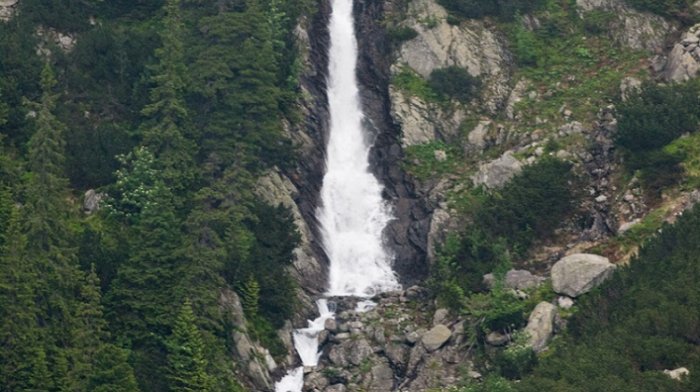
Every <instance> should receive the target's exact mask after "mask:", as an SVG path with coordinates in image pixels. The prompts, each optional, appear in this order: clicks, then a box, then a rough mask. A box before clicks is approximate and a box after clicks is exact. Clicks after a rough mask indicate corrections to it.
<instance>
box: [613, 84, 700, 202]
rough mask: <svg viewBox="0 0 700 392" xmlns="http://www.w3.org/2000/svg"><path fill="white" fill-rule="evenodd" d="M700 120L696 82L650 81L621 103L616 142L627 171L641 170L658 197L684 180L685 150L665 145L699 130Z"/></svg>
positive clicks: (650, 192) (649, 190) (652, 193)
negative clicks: (664, 84)
mask: <svg viewBox="0 0 700 392" xmlns="http://www.w3.org/2000/svg"><path fill="white" fill-rule="evenodd" d="M699 123H700V93H699V90H698V85H697V83H694V82H690V83H685V84H671V85H666V86H663V85H653V84H647V85H645V86H643V88H642V89H641V90H640V91H639V92H638V93H637V94H634V95H633V96H631V97H630V98H629V99H628V100H627V101H626V102H624V103H622V104H621V105H620V107H619V123H618V132H617V135H616V137H615V143H616V144H617V145H618V146H619V147H621V148H622V150H623V152H624V154H625V160H626V161H625V165H626V167H627V168H628V170H630V171H633V172H634V171H639V173H640V178H641V180H642V185H643V186H644V189H645V191H646V193H647V195H648V196H650V197H652V198H657V197H659V196H660V193H661V191H662V190H663V189H664V188H667V187H669V186H671V185H675V184H677V183H678V182H679V181H680V180H681V179H682V175H683V168H682V167H681V162H683V160H684V159H685V155H684V151H685V150H681V149H675V150H674V149H671V150H669V149H666V150H664V147H666V146H667V145H669V144H670V143H671V142H673V141H674V140H676V139H678V138H679V137H680V136H681V135H683V134H685V133H688V132H694V131H696V130H697V128H698V125H699Z"/></svg>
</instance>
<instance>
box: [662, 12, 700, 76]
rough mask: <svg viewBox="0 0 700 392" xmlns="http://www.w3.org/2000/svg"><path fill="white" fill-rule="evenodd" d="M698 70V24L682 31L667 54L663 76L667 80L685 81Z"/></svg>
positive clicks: (699, 57) (699, 50)
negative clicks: (677, 40) (679, 37)
mask: <svg viewBox="0 0 700 392" xmlns="http://www.w3.org/2000/svg"><path fill="white" fill-rule="evenodd" d="M699 70H700V24H696V25H695V26H693V27H691V28H690V29H689V30H688V31H687V32H685V33H683V35H682V36H681V39H680V41H679V42H677V43H676V44H675V45H674V46H673V49H672V50H671V53H670V54H669V55H668V60H667V61H666V67H665V68H664V71H663V77H664V79H666V80H667V81H669V82H685V81H687V80H690V79H693V78H694V77H695V76H697V73H698V71H699Z"/></svg>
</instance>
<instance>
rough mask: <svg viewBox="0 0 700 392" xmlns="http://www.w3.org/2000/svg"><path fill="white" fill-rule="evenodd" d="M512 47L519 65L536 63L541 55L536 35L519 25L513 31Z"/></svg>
mask: <svg viewBox="0 0 700 392" xmlns="http://www.w3.org/2000/svg"><path fill="white" fill-rule="evenodd" d="M512 49H513V54H514V55H515V60H516V61H517V63H518V65H520V66H534V65H537V60H538V58H540V57H541V51H540V50H539V41H538V40H537V35H536V34H535V33H534V32H532V31H529V30H527V29H525V28H524V27H522V26H520V25H518V26H517V27H516V28H515V30H514V32H513V40H512Z"/></svg>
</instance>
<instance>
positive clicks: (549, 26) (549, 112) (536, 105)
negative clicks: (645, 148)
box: [502, 1, 648, 130]
mask: <svg viewBox="0 0 700 392" xmlns="http://www.w3.org/2000/svg"><path fill="white" fill-rule="evenodd" d="M540 17H541V18H542V27H541V28H540V29H538V30H536V31H529V30H527V29H525V28H524V27H523V25H522V22H521V21H515V22H512V23H509V24H504V25H502V28H503V29H504V30H505V31H506V33H507V34H508V36H509V38H510V39H509V41H510V42H511V49H512V50H513V52H514V54H515V55H516V60H517V62H518V64H519V65H520V69H519V70H518V71H517V74H518V75H517V76H520V77H521V78H526V79H528V80H530V81H531V82H532V85H533V88H534V90H535V91H536V92H537V93H538V96H539V98H538V99H524V100H523V101H521V102H520V103H519V104H518V105H516V109H517V111H518V112H519V113H520V115H521V117H522V121H521V125H523V126H524V127H523V128H525V129H530V130H532V129H534V128H536V127H537V126H538V125H540V126H541V124H537V121H536V119H537V118H538V117H539V119H540V120H546V121H547V122H548V123H555V124H556V123H560V122H562V120H563V116H562V114H561V109H562V108H563V107H566V108H568V109H570V110H571V111H572V112H573V116H572V118H571V119H572V120H578V121H581V122H590V121H592V120H593V119H594V118H595V114H596V112H597V110H598V108H600V107H602V106H604V105H606V104H607V103H608V100H609V98H611V97H616V96H617V95H618V94H619V86H620V81H621V80H622V78H624V77H625V76H630V75H636V76H639V77H644V76H645V73H646V72H647V71H646V67H645V66H644V64H643V59H644V58H645V57H646V56H647V55H648V54H647V53H645V52H641V51H632V50H628V49H623V48H619V47H616V46H615V45H614V44H613V43H612V42H610V40H609V39H608V38H607V37H604V36H598V35H597V33H596V34H593V35H592V36H589V35H591V34H592V32H591V31H590V30H596V29H603V28H605V25H606V24H607V23H608V22H609V19H610V15H608V14H605V13H588V14H586V15H585V17H584V19H583V21H582V20H580V19H579V18H578V16H576V13H575V11H573V8H571V6H570V5H569V4H567V2H566V1H550V2H549V4H548V12H547V13H546V14H543V15H540Z"/></svg>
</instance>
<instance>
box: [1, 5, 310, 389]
mask: <svg viewBox="0 0 700 392" xmlns="http://www.w3.org/2000/svg"><path fill="white" fill-rule="evenodd" d="M305 7H306V3H305V2H298V1H280V0H248V1H235V2H230V3H227V4H223V3H221V2H216V1H179V0H165V1H154V2H148V4H146V3H143V2H127V1H116V2H113V1H109V2H101V1H73V0H65V1H64V0H61V1H55V2H44V1H33V0H27V1H21V2H19V9H18V12H17V13H16V15H14V17H13V18H12V19H11V20H10V21H8V22H3V23H0V37H2V39H1V40H0V73H1V74H0V91H2V93H1V94H0V126H1V128H0V129H1V132H2V133H1V134H0V141H1V143H2V146H0V148H1V149H2V154H1V156H0V247H1V248H2V252H1V253H0V263H1V264H2V269H1V271H0V316H2V317H1V320H2V321H0V342H1V346H2V348H1V351H2V353H1V355H0V384H2V386H3V387H2V388H0V389H2V390H3V391H21V390H36V391H66V390H70V391H137V390H142V391H166V390H172V391H176V390H198V391H231V390H238V388H239V387H240V386H239V385H238V384H239V382H238V376H237V371H238V370H237V369H236V364H235V361H233V360H232V358H231V352H232V349H233V348H232V344H233V342H232V341H231V337H230V334H231V331H232V330H233V329H235V328H238V327H239V326H236V325H234V324H232V322H231V320H230V319H229V316H228V315H226V314H223V313H222V306H221V304H220V303H219V301H220V296H221V293H222V290H224V289H225V288H227V287H228V288H233V289H235V290H238V291H239V292H246V290H247V288H249V287H250V285H251V284H255V285H257V287H258V288H259V292H258V294H257V296H256V297H255V298H253V303H250V304H248V306H247V310H248V312H249V313H251V314H249V317H250V320H251V322H250V324H251V325H249V326H247V327H248V329H249V330H251V331H252V333H253V334H254V335H256V336H257V337H258V338H259V339H260V340H261V341H264V342H265V343H266V344H267V345H268V346H270V347H275V346H277V347H279V343H278V342H277V339H278V338H277V336H276V335H275V334H274V328H277V327H279V326H280V325H281V323H282V321H283V320H285V319H288V318H289V317H290V316H291V315H292V312H293V311H294V309H295V302H294V298H295V294H294V292H295V285H294V284H293V282H292V280H291V278H290V277H289V276H287V273H286V272H285V271H286V270H285V268H284V266H286V265H288V264H289V263H290V262H291V260H292V250H293V249H294V247H295V246H296V243H297V242H298V240H299V239H298V238H299V237H298V234H297V233H296V231H295V228H294V224H293V221H292V218H291V216H290V214H289V212H288V211H287V210H286V209H284V208H282V207H277V206H268V205H265V204H264V203H263V202H261V201H260V200H258V199H257V198H256V197H254V196H253V194H252V192H251V186H252V184H253V183H254V180H255V178H256V177H257V176H258V175H259V174H260V173H262V172H263V171H264V170H266V169H268V168H270V167H272V166H274V165H281V166H283V165H285V164H287V163H288V162H289V161H290V159H292V157H294V148H293V146H292V145H291V142H290V141H289V140H288V139H287V138H286V137H285V136H284V134H283V131H282V121H283V119H285V118H286V119H290V120H292V121H294V119H295V118H296V114H295V112H294V100H295V99H296V97H297V95H298V93H299V92H298V90H297V89H298V87H297V86H298V83H297V81H296V78H297V72H298V70H297V68H298V60H297V57H296V52H297V50H296V48H295V46H294V43H293V38H292V37H293V35H292V34H291V31H292V29H293V28H294V26H295V23H296V20H297V18H298V16H299V15H300V13H302V12H304V9H305ZM37 32H39V33H37ZM59 38H62V39H63V41H61V40H60V39H59ZM37 48H41V49H40V50H37ZM91 188H92V189H97V192H98V194H99V192H104V193H106V195H107V196H104V197H105V199H104V201H103V207H104V208H102V209H101V210H99V211H91V212H92V214H90V215H86V214H83V213H81V212H80V209H81V208H80V207H81V206H80V203H79V201H80V198H81V196H82V193H83V192H85V190H87V189H91ZM251 282H254V283H251ZM243 327H245V326H243ZM276 353H278V354H283V352H282V351H281V350H280V349H279V348H278V349H277V351H276Z"/></svg>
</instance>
